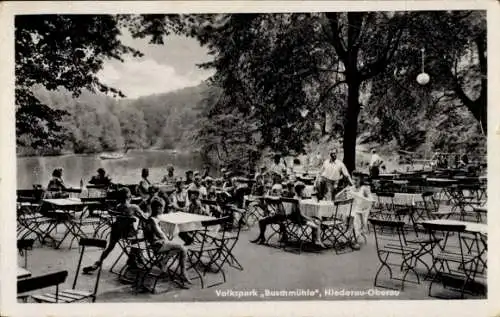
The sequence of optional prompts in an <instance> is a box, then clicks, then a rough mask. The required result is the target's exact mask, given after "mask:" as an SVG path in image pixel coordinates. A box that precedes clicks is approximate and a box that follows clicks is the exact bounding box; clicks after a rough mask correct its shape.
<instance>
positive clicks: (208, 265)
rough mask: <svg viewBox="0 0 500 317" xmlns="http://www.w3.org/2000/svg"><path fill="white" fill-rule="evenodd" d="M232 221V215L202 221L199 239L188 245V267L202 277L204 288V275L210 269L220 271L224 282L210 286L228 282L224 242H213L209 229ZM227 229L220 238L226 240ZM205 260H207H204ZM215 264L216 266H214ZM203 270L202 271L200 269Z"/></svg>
mask: <svg viewBox="0 0 500 317" xmlns="http://www.w3.org/2000/svg"><path fill="white" fill-rule="evenodd" d="M230 221H231V218H230V217H222V218H219V219H215V220H208V221H204V222H202V225H203V230H201V231H200V232H199V234H200V238H199V241H201V242H196V243H193V244H191V245H189V246H188V261H189V267H187V268H186V269H187V270H189V269H193V270H194V271H195V273H196V275H197V277H196V279H198V278H199V279H200V282H201V288H204V285H205V283H204V279H203V278H204V277H205V276H206V274H207V273H208V271H209V270H211V271H213V272H214V273H220V274H221V275H222V278H223V282H219V283H215V284H212V285H210V286H208V287H213V286H216V285H220V284H222V283H225V282H226V274H225V272H224V268H223V266H224V263H225V259H224V257H223V254H224V252H223V249H224V244H219V245H217V244H215V243H214V242H212V241H213V240H212V237H211V234H209V231H210V230H211V229H212V230H218V229H219V228H220V227H221V226H224V225H226V224H227V223H229V222H230ZM225 235H226V231H225V230H222V231H221V236H220V239H221V240H222V241H224V239H225ZM203 260H205V261H203ZM212 266H214V268H213V267H212ZM200 270H201V271H200Z"/></svg>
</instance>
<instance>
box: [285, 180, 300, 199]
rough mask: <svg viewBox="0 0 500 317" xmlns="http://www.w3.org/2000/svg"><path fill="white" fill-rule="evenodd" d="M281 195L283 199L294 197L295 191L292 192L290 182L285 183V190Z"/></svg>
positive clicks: (292, 188) (292, 187)
mask: <svg viewBox="0 0 500 317" xmlns="http://www.w3.org/2000/svg"><path fill="white" fill-rule="evenodd" d="M304 186H305V185H304ZM281 195H282V196H283V197H286V198H294V197H295V190H294V186H293V183H292V182H287V183H286V186H285V189H284V190H283V193H282V194H281Z"/></svg>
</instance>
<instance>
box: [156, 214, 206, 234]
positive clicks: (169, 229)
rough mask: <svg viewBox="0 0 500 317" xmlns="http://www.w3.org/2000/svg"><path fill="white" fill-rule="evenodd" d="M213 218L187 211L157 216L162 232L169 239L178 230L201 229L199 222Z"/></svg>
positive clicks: (177, 232)
mask: <svg viewBox="0 0 500 317" xmlns="http://www.w3.org/2000/svg"><path fill="white" fill-rule="evenodd" d="M215 219H216V218H215V217H211V216H204V215H196V214H190V213H187V212H173V213H169V214H163V215H159V216H158V220H160V226H161V228H162V230H163V232H165V234H166V235H167V237H169V238H170V239H172V238H173V237H174V236H176V235H178V234H179V232H187V231H195V230H200V229H203V226H202V224H201V223H202V222H203V221H207V220H215Z"/></svg>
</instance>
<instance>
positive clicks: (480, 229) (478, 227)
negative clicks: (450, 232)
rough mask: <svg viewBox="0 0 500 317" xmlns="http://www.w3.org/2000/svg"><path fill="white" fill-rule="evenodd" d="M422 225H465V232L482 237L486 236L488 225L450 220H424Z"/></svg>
mask: <svg viewBox="0 0 500 317" xmlns="http://www.w3.org/2000/svg"><path fill="white" fill-rule="evenodd" d="M422 223H430V224H436V225H465V231H467V232H472V233H480V234H483V235H487V234H488V225H487V224H485V223H476V222H469V221H460V220H452V219H435V220H426V221H422Z"/></svg>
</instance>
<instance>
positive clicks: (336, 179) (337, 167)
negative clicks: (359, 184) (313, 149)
mask: <svg viewBox="0 0 500 317" xmlns="http://www.w3.org/2000/svg"><path fill="white" fill-rule="evenodd" d="M318 176H319V177H320V182H321V183H322V184H323V186H321V187H322V188H323V190H324V186H326V197H325V198H326V199H330V200H334V199H335V196H336V195H337V193H338V192H339V183H340V180H341V179H342V178H344V177H346V178H347V179H348V180H349V183H350V184H351V185H354V182H353V181H352V179H351V176H350V175H349V171H348V170H347V167H346V166H345V164H344V162H342V161H341V160H339V159H337V149H333V150H331V151H330V158H329V159H327V160H326V161H325V162H324V163H323V166H322V167H321V170H320V173H319V174H318ZM316 181H318V179H317V180H316ZM321 196H323V195H321Z"/></svg>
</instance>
